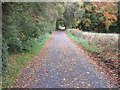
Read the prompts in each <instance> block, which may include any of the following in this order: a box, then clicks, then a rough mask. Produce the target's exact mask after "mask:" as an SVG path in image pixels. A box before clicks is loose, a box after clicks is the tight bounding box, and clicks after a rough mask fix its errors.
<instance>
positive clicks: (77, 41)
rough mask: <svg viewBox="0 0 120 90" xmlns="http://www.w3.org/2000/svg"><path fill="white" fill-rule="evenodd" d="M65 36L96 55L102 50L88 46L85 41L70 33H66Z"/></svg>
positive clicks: (94, 46) (95, 46)
mask: <svg viewBox="0 0 120 90" xmlns="http://www.w3.org/2000/svg"><path fill="white" fill-rule="evenodd" d="M67 34H68V36H69V37H70V38H71V39H72V40H74V41H75V42H76V43H77V44H80V45H81V46H82V47H83V48H85V49H86V50H87V51H89V52H92V53H97V54H99V53H101V52H102V48H100V47H98V46H97V45H93V44H90V43H89V42H88V41H87V40H85V39H82V38H78V37H77V36H75V35H73V34H72V33H71V32H70V31H67Z"/></svg>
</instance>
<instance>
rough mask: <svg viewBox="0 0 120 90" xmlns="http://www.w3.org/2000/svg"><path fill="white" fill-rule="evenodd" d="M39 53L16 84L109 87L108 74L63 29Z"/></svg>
mask: <svg viewBox="0 0 120 90" xmlns="http://www.w3.org/2000/svg"><path fill="white" fill-rule="evenodd" d="M47 44H48V45H46V46H45V49H44V51H43V53H42V54H40V55H38V57H36V58H35V60H33V61H32V62H31V63H29V64H28V65H27V67H26V68H25V69H23V70H22V71H21V73H20V75H19V77H18V78H17V80H16V83H15V85H14V87H29V88H91V87H93V88H106V87H109V88H110V87H114V86H113V85H112V84H110V82H109V79H108V78H107V76H106V74H105V73H103V72H101V70H100V69H99V68H98V67H97V65H94V64H93V63H92V60H91V58H90V57H89V56H85V55H84V54H85V53H84V51H83V50H82V49H80V48H78V46H77V45H76V44H75V43H74V42H72V41H71V40H70V39H69V38H68V37H67V35H66V34H65V33H64V32H62V31H57V32H55V34H54V35H53V38H52V39H51V40H50V41H49V43H47Z"/></svg>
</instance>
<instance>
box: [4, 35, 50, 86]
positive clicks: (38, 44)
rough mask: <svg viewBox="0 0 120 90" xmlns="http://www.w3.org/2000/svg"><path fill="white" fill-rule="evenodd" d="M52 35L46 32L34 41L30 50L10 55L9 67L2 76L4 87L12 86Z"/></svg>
mask: <svg viewBox="0 0 120 90" xmlns="http://www.w3.org/2000/svg"><path fill="white" fill-rule="evenodd" d="M50 36H51V35H50V34H45V35H43V36H40V37H39V38H38V39H37V40H35V41H33V42H32V47H31V48H30V51H29V52H23V53H19V54H13V55H10V56H9V59H8V66H7V69H6V72H5V74H4V75H3V77H2V88H10V87H11V85H12V84H13V82H14V81H15V79H16V77H17V75H18V74H19V73H20V71H21V70H22V68H23V67H24V66H25V65H26V63H27V62H29V61H30V60H32V59H33V58H34V57H35V56H36V55H37V54H38V53H39V52H40V50H41V49H42V48H43V46H44V45H45V43H46V42H47V41H48V39H49V38H50Z"/></svg>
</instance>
